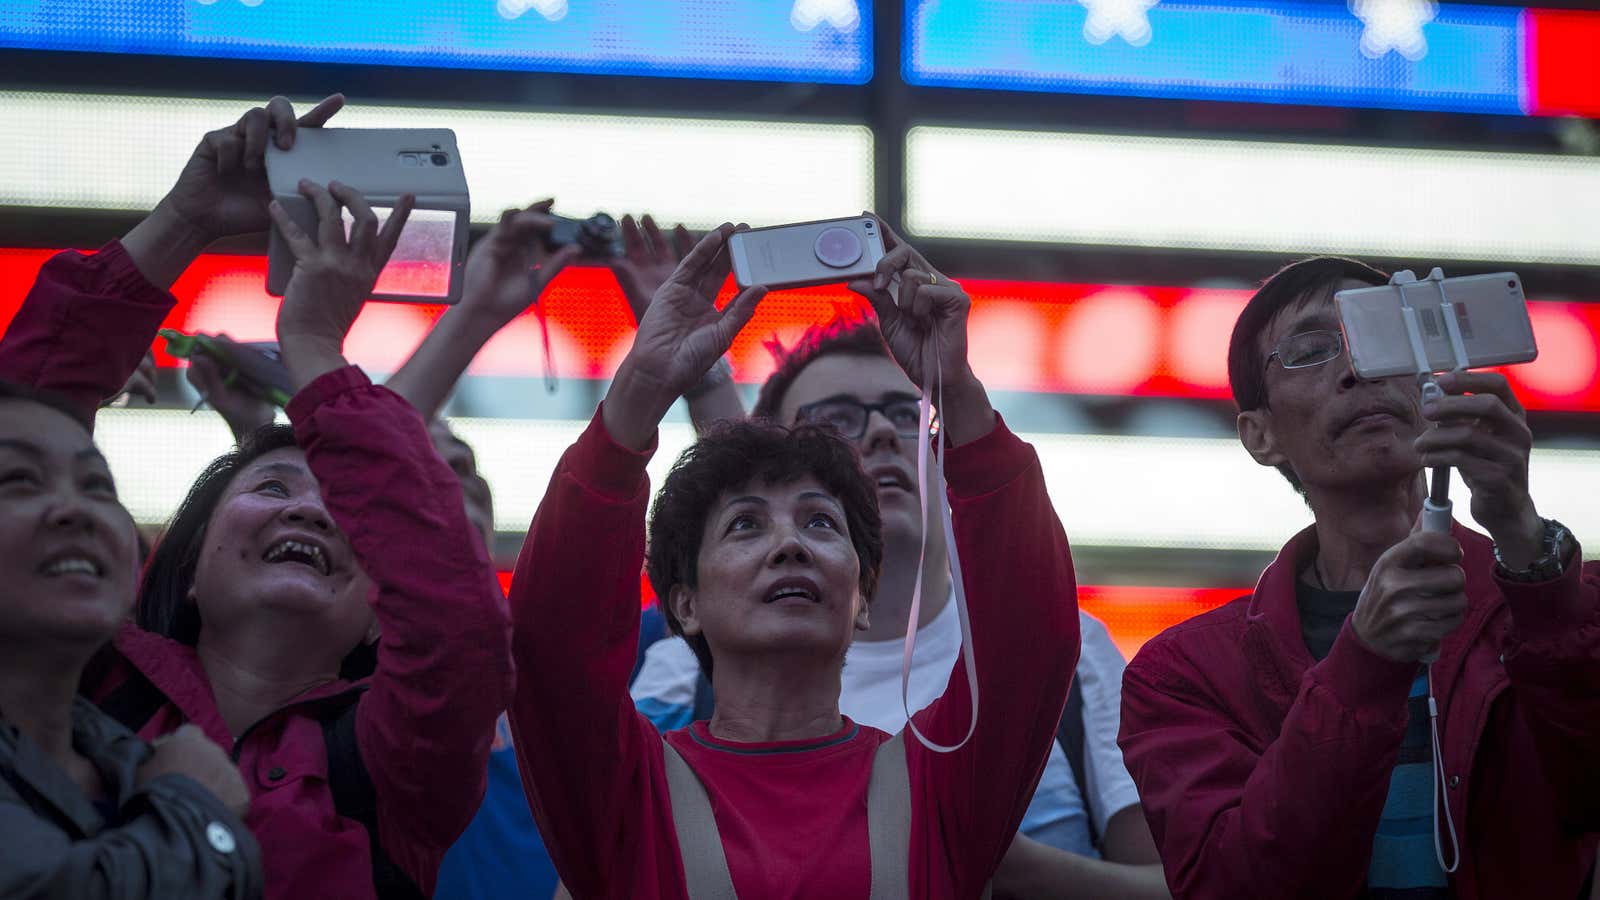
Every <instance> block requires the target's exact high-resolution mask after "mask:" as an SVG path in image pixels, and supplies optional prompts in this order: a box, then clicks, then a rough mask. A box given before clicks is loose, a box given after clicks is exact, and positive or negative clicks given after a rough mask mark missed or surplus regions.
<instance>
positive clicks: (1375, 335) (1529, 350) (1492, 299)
mask: <svg viewBox="0 0 1600 900" xmlns="http://www.w3.org/2000/svg"><path fill="white" fill-rule="evenodd" d="M1333 299H1334V302H1335V304H1336V305H1337V306H1338V309H1339V321H1340V324H1341V325H1342V326H1343V328H1344V341H1345V346H1346V347H1348V348H1349V350H1350V362H1351V365H1352V367H1353V368H1354V369H1355V371H1356V374H1357V375H1360V376H1361V377H1362V378H1387V377H1390V376H1393V375H1414V374H1417V361H1416V351H1415V349H1414V348H1413V346H1412V342H1411V332H1410V330H1408V326H1407V324H1406V320H1407V318H1408V314H1407V313H1406V312H1405V307H1410V308H1411V309H1412V310H1414V316H1415V322H1416V331H1417V333H1418V336H1419V337H1420V338H1421V345H1422V350H1423V353H1424V354H1425V355H1426V356H1427V361H1428V367H1429V370H1430V371H1433V372H1445V371H1449V370H1451V369H1454V368H1457V367H1458V365H1459V364H1460V363H1461V362H1462V360H1460V359H1459V357H1460V356H1461V353H1459V352H1458V351H1457V349H1456V344H1455V338H1454V337H1453V335H1452V332H1454V333H1455V334H1459V335H1460V338H1461V349H1462V350H1463V351H1465V356H1466V359H1465V363H1466V368H1474V369H1475V368H1479V367H1483V366H1503V365H1509V364H1512V363H1523V362H1529V361H1531V360H1532V359H1534V357H1536V356H1538V355H1539V350H1538V347H1536V346H1535V345H1534V342H1533V324H1532V323H1531V322H1530V321H1529V320H1528V301H1527V298H1526V297H1524V296H1523V293H1522V279H1520V278H1518V277H1517V276H1516V274H1515V273H1513V272H1497V273H1495V274H1493V275H1466V276H1463V277H1460V278H1444V279H1439V280H1435V279H1432V278H1429V279H1421V280H1418V281H1414V282H1410V283H1406V284H1387V285H1383V286H1380V287H1368V288H1357V289H1353V290H1346V291H1339V292H1337V293H1335V294H1334V295H1333ZM1447 302H1448V305H1447ZM1452 324H1453V325H1454V327H1453V328H1452V327H1451V326H1452Z"/></svg>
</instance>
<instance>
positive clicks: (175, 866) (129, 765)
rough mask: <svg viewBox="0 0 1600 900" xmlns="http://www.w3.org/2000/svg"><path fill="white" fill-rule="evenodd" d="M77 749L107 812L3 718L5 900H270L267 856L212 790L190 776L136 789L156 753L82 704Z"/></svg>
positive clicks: (1, 871)
mask: <svg viewBox="0 0 1600 900" xmlns="http://www.w3.org/2000/svg"><path fill="white" fill-rule="evenodd" d="M72 743H73V746H74V748H76V749H77V751H78V752H79V753H81V754H83V755H84V756H85V757H87V758H88V759H89V760H90V761H92V762H93V763H94V766H95V768H96V769H98V770H99V772H100V777H101V780H102V781H103V782H104V784H105V790H106V797H107V802H106V804H105V805H104V807H101V806H97V804H95V803H94V802H93V801H91V800H89V798H87V797H85V796H84V794H83V792H82V791H81V790H80V789H79V788H78V785H77V784H76V783H75V782H74V781H73V780H72V779H71V778H70V777H69V776H68V775H67V773H66V772H64V771H62V769H61V768H60V767H59V766H57V765H56V764H55V763H54V762H52V761H51V760H49V759H48V758H46V757H45V755H44V753H43V751H42V750H40V749H39V747H38V745H36V744H34V743H33V741H31V740H29V739H28V738H27V736H25V735H23V734H22V733H21V732H19V731H18V730H17V729H16V728H14V727H13V726H11V725H10V724H9V723H7V722H5V720H3V719H0V836H3V837H0V897H4V898H7V900H34V898H72V900H102V898H105V900H113V898H115V900H143V898H161V900H180V898H205V900H210V898H228V900H250V898H256V897H259V896H261V851H260V848H259V847H258V846H257V845H256V841H255V838H254V837H253V836H251V834H250V832H249V830H248V829H246V828H245V826H244V823H243V822H241V821H240V820H239V818H238V817H237V816H235V815H234V814H233V813H232V812H231V811H229V810H228V809H227V807H225V806H223V805H222V803H221V802H220V801H219V800H217V799H216V798H215V797H213V796H212V795H211V793H210V792H209V791H207V790H206V789H205V788H202V787H201V786H200V785H199V783H197V782H195V781H193V780H191V779H189V778H186V777H184V776H182V775H162V776H160V777H158V778H154V779H152V780H151V781H150V782H149V783H148V784H145V785H142V786H136V778H135V774H136V771H137V770H138V767H139V765H140V764H141V763H143V762H144V761H145V760H146V759H148V758H149V757H150V755H151V753H152V750H151V749H150V745H149V744H146V743H145V742H144V741H142V740H140V739H139V738H138V737H136V736H134V735H133V734H132V733H131V732H129V731H128V730H127V729H126V728H123V727H122V726H121V725H119V724H117V723H116V722H115V721H113V720H112V719H111V718H109V717H108V716H106V715H105V714H104V713H102V712H100V710H99V709H97V708H95V706H94V705H93V704H91V703H89V702H88V701H87V700H83V699H81V698H80V699H78V700H77V701H75V703H74V705H73V708H72ZM113 808H114V809H115V812H114V813H112V812H110V810H111V809H113ZM108 815H109V818H107V816H108Z"/></svg>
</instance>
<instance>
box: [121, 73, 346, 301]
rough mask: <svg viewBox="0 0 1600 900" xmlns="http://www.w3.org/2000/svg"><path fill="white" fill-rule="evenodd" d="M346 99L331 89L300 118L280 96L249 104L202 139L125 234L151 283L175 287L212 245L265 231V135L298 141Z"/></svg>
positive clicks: (288, 143)
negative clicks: (233, 119) (297, 132)
mask: <svg viewBox="0 0 1600 900" xmlns="http://www.w3.org/2000/svg"><path fill="white" fill-rule="evenodd" d="M342 106H344V95H343V94H334V95H333V96H331V97H328V98H327V99H325V100H323V101H322V102H321V103H318V104H317V105H316V107H314V108H313V109H312V110H311V111H310V112H308V113H306V114H305V115H303V116H301V117H299V118H298V119H297V118H295V115H294V108H293V107H292V106H291V105H290V104H289V101H288V100H286V99H284V98H283V97H273V98H272V99H271V100H269V101H268V102H267V105H266V106H265V107H259V106H258V107H256V108H255V109H252V110H250V111H249V112H246V113H245V114H244V115H243V116H241V117H240V118H239V121H237V122H235V123H233V124H232V125H230V126H228V127H227V128H219V129H217V130H216V131H213V132H210V133H208V134H207V135H206V136H205V137H203V138H201V139H200V145H199V146H198V147H196V148H195V150H194V153H193V154H192V155H191V156H190V157H189V161H188V162H187V163H185V164H184V167H183V172H182V173H181V174H180V175H179V176H178V181H177V183H176V184H174V185H173V186H172V189H171V190H169V191H167V195H166V196H165V197H163V198H162V200H161V202H160V203H158V204H156V208H155V209H154V210H152V211H151V213H150V215H148V216H146V217H144V219H142V220H140V222H139V224H137V225H135V226H134V227H133V229H132V230H131V231H129V232H128V233H127V234H126V235H124V236H123V238H122V246H123V249H125V250H126V251H127V253H128V256H129V257H131V258H132V259H133V262H134V265H135V266H137V267H138V268H139V271H140V273H141V274H143V275H144V277H145V278H146V279H148V280H149V281H150V282H151V283H152V284H155V285H158V286H160V287H170V286H171V285H172V283H173V282H174V281H177V280H178V276H179V275H182V274H183V270H184V269H187V268H188V267H189V264H190V263H192V262H194V260H195V257H197V256H199V255H200V251H202V250H204V249H205V248H206V246H207V245H209V244H210V243H211V242H212V241H215V240H216V239H218V238H222V237H227V236H229V235H234V234H249V233H251V232H256V231H265V230H266V229H267V227H268V226H269V225H270V224H271V219H270V217H269V216H268V215H267V203H268V202H269V201H271V199H272V196H271V191H270V190H269V189H268V187H267V174H266V162H265V159H266V151H267V141H268V140H272V141H274V142H276V143H277V145H278V147H279V148H280V149H284V150H287V149H289V148H290V147H292V146H294V139H295V130H296V129H297V128H316V127H319V126H321V125H322V124H323V123H324V122H326V121H328V119H329V117H331V116H332V115H333V114H334V113H336V112H338V111H339V108H340V107H342Z"/></svg>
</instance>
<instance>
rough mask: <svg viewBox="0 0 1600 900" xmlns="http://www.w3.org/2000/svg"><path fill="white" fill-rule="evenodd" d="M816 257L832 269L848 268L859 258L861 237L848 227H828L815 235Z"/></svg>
mask: <svg viewBox="0 0 1600 900" xmlns="http://www.w3.org/2000/svg"><path fill="white" fill-rule="evenodd" d="M814 249H815V252H816V254H817V259H818V260H819V261H820V262H821V263H822V264H823V265H825V266H829V267H831V268H834V269H844V268H848V267H849V266H851V265H852V264H854V263H855V261H856V260H858V259H860V258H861V254H862V252H863V251H862V247H861V238H859V237H857V236H856V233H855V232H853V231H851V230H850V229H848V228H829V229H827V230H826V231H824V232H822V233H821V234H819V235H817V243H816V247H815V248H814Z"/></svg>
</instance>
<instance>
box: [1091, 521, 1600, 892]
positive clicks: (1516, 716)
mask: <svg viewBox="0 0 1600 900" xmlns="http://www.w3.org/2000/svg"><path fill="white" fill-rule="evenodd" d="M1455 536H1456V538H1457V540H1459V541H1460V542H1461V546H1462V550H1463V551H1464V553H1465V558H1464V559H1463V561H1462V566H1463V567H1464V568H1465V569H1466V573H1467V599H1468V612H1467V616H1466V620H1465V621H1464V622H1463V623H1462V625H1461V627H1459V628H1457V629H1456V630H1455V632H1453V633H1452V634H1451V635H1450V636H1449V637H1448V638H1447V639H1446V640H1445V641H1444V644H1443V646H1442V648H1441V650H1442V653H1441V656H1440V659H1439V661H1438V662H1437V663H1436V664H1435V665H1434V667H1433V671H1434V676H1435V679H1436V695H1437V696H1438V699H1439V709H1440V731H1441V734H1440V740H1441V742H1442V748H1443V753H1442V757H1443V760H1444V771H1445V775H1446V785H1447V788H1446V790H1445V792H1444V794H1445V800H1446V802H1448V803H1449V804H1450V809H1451V811H1452V813H1453V814H1454V816H1455V821H1456V827H1457V832H1458V834H1459V836H1460V838H1461V851H1462V857H1463V858H1462V862H1461V867H1460V869H1459V870H1458V871H1457V872H1456V874H1455V875H1453V876H1451V878H1450V887H1451V890H1452V892H1453V894H1454V896H1456V897H1459V898H1464V900H1477V898H1505V897H1539V898H1561V900H1565V898H1574V897H1576V896H1577V894H1578V890H1579V888H1580V886H1581V884H1582V882H1583V879H1584V876H1585V874H1586V873H1587V872H1588V870H1589V868H1590V866H1591V865H1592V864H1593V862H1594V840H1593V837H1592V835H1591V836H1585V835H1584V832H1586V831H1587V832H1592V831H1594V830H1596V829H1597V828H1600V602H1597V598H1600V564H1597V563H1589V564H1588V565H1584V566H1580V565H1579V563H1578V561H1579V560H1581V559H1582V556H1581V553H1580V554H1579V555H1577V556H1575V557H1574V559H1573V560H1572V563H1571V565H1569V567H1568V568H1567V570H1566V573H1565V574H1564V575H1563V576H1562V577H1561V578H1559V579H1556V580H1554V581H1550V582H1546V583H1542V584H1532V585H1529V584H1515V583H1512V582H1508V581H1504V580H1501V579H1499V578H1497V577H1496V576H1495V574H1494V556H1493V552H1492V544H1491V543H1490V541H1489V539H1488V538H1486V537H1484V536H1483V535H1481V534H1478V533H1477V532H1474V531H1471V530H1469V529H1467V528H1463V527H1461V526H1459V525H1457V526H1456V528H1455ZM1315 551H1316V534H1315V532H1314V531H1313V530H1312V529H1309V528H1308V529H1307V530H1305V531H1302V532H1301V533H1300V534H1298V535H1296V536H1295V537H1294V539H1292V540H1291V541H1290V542H1289V543H1288V544H1287V545H1286V546H1285V547H1284V548H1283V550H1282V551H1281V552H1280V553H1279V554H1278V558H1277V559H1276V560H1275V561H1274V562H1273V563H1272V565H1271V566H1269V567H1268V568H1267V570H1266V572H1264V573H1263V574H1262V576H1261V581H1260V583H1259V584H1257V586H1256V590H1255V594H1254V595H1253V596H1249V597H1241V598H1239V599H1238V600H1235V601H1233V602H1232V603H1229V604H1228V605H1226V606H1224V607H1222V608H1220V609H1217V610H1213V611H1212V612H1209V613H1206V614H1205V615H1201V616H1197V617H1195V618H1194V619H1191V620H1189V621H1187V622H1184V623H1183V624H1181V625H1177V626H1174V627H1173V628H1170V629H1168V630H1167V631H1165V632H1163V633H1162V634H1161V635H1159V636H1158V637H1156V638H1155V639H1154V640H1152V641H1150V642H1149V643H1147V644H1145V645H1144V648H1143V649H1142V650H1140V651H1139V654H1138V656H1136V657H1135V658H1134V660H1133V662H1131V663H1129V664H1128V669H1127V672H1126V673H1125V674H1124V676H1123V682H1122V734H1121V738H1120V743H1121V745H1122V752H1123V756H1124V757H1125V759H1126V760H1127V763H1128V771H1129V772H1130V773H1131V774H1132V775H1133V780H1134V782H1135V783H1136V784H1137V785H1138V786H1139V796H1140V798H1141V799H1142V800H1143V801H1144V809H1145V815H1146V816H1147V817H1148V818H1149V820H1150V828H1151V831H1152V832H1153V833H1154V835H1155V838H1156V844H1157V846H1158V847H1159V848H1160V850H1161V857H1162V861H1163V863H1164V864H1165V867H1166V873H1167V883H1168V884H1169V885H1171V886H1172V889H1173V894H1174V896H1176V897H1179V898H1213V897H1215V898H1224V897H1226V898H1248V897H1274V898H1277V897H1297V898H1314V897H1326V898H1354V897H1361V896H1362V895H1363V893H1364V891H1365V882H1366V875H1367V866H1368V863H1369V861H1370V857H1371V852H1372V840H1373V836H1374V834H1375V832H1376V830H1377V825H1378V819H1379V816H1380V814H1381V813H1382V811H1383V805H1384V800H1385V797H1386V796H1387V793H1388V787H1389V776H1390V773H1391V771H1392V770H1393V768H1394V765H1395V760H1396V758H1397V757H1398V753H1399V747H1400V743H1401V740H1402V738H1403V737H1404V731H1405V724H1406V698H1407V695H1408V694H1409V689H1410V686H1411V683H1412V681H1413V680H1414V679H1415V677H1416V672H1417V667H1416V665H1415V664H1414V663H1397V662H1393V661H1391V660H1389V659H1387V658H1385V657H1382V656H1379V655H1377V654H1376V653H1373V652H1372V651H1371V650H1369V649H1367V647H1366V645H1364V644H1363V643H1362V642H1361V641H1360V639H1358V638H1357V637H1356V636H1355V634H1354V632H1352V631H1351V629H1350V624H1349V622H1348V621H1347V622H1346V623H1345V626H1344V630H1343V631H1342V632H1340V634H1339V636H1338V639H1337V640H1335V641H1334V645H1333V649H1332V651H1331V652H1330V653H1329V654H1328V656H1327V658H1325V659H1323V660H1322V661H1321V662H1316V661H1314V660H1313V659H1312V657H1311V654H1310V651H1309V650H1307V649H1306V645H1305V640H1304V639H1303V637H1302V636H1301V631H1300V615H1299V611H1298V609H1297V607H1296V605H1295V581H1296V579H1297V577H1298V573H1299V572H1300V571H1302V570H1303V569H1304V567H1305V566H1306V564H1307V563H1308V562H1309V561H1310V559H1311V558H1312V555H1313V554H1314V553H1315ZM1445 847H1446V853H1448V852H1449V847H1448V842H1446V844H1445Z"/></svg>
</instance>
